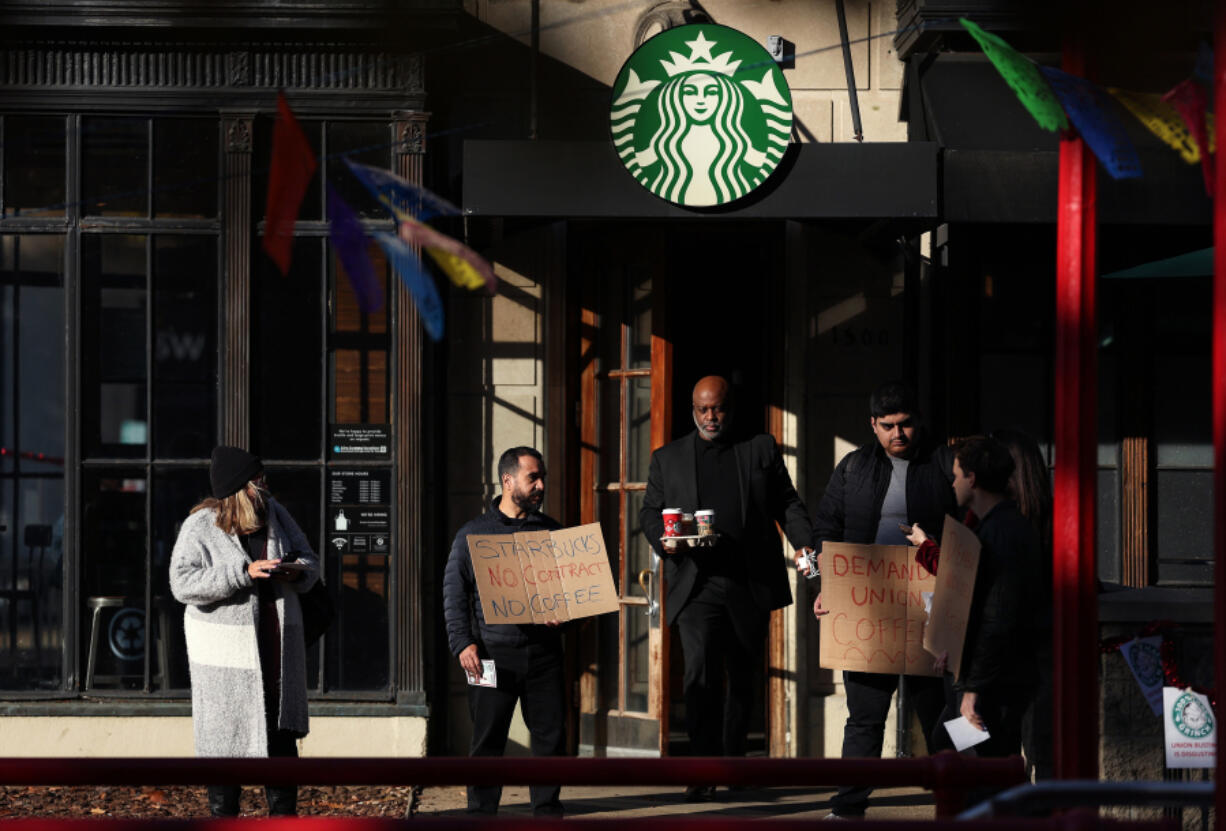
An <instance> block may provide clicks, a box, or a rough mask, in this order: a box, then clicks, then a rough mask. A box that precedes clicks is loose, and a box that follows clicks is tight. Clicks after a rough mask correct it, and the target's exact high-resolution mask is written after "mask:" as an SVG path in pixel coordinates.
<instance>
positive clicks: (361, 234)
mask: <svg viewBox="0 0 1226 831" xmlns="http://www.w3.org/2000/svg"><path fill="white" fill-rule="evenodd" d="M328 229H329V238H330V239H331V241H332V250H333V251H335V252H336V256H337V258H338V259H339V260H340V261H341V270H342V271H344V272H345V276H346V277H348V278H349V285H351V286H353V293H354V294H355V295H357V298H358V308H360V309H361V310H362V311H363V312H364V313H366V314H370V313H372V312H376V311H378V310H379V307H381V306H382V305H383V287H382V286H380V285H379V281H378V279H377V278H376V277H375V269H374V266H372V265H371V263H370V256H369V255H368V254H367V252H366V244H367V243H366V232H365V231H364V230H362V223H361V222H359V221H358V217H357V214H355V213H354V212H353V208H351V207H349V205H348V204H346V202H345V200H344V199H342V198H341V197H340V194H338V193H337V192H336V191H335V190H334V189H333V187H332V185H330V184H329V185H328Z"/></svg>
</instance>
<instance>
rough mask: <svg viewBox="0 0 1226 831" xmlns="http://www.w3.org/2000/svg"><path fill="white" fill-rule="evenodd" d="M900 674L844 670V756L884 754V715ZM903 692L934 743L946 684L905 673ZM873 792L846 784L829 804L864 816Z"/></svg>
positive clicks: (836, 810) (838, 811) (842, 811)
mask: <svg viewBox="0 0 1226 831" xmlns="http://www.w3.org/2000/svg"><path fill="white" fill-rule="evenodd" d="M898 678H899V676H897V675H882V674H880V673H876V672H844V673H843V688H844V690H845V692H846V693H847V724H846V725H845V726H844V727H843V758H844V759H850V758H864V757H867V758H872V759H878V758H880V757H881V747H882V744H883V743H884V741H885V719H886V716H887V715H889V712H890V700H891V699H892V698H893V697H894V691H895V690H896V689H897V688H898ZM902 679H903V695H904V697H905V698H906V699H907V701H908V702H909V706H910V707H912V708H913V709H914V712H915V714H916V715H918V716H919V720H920V725H921V726H922V727H923V729H924V737H925V739H926V741H927V744H928V752H929V753H933V752H935V751H934V749H933V747H932V738H931V736H932V731H933V728H934V726H935V725H936V724H938V721H937V719H938V717H939V716H940V714H941V710H942V709H943V708H944V706H945V685H944V683H943V682H942V680H941V679H940V678H928V677H925V676H922V675H904V676H902ZM872 792H873V789H872V788H871V787H868V786H866V785H844V786H843V787H841V788H839V792H838V793H837V794H835V796H834V799H832V800H831V801H830V805H831V808H832V810H833V811H834V813H836V814H838V815H839V816H863V814H864V812H865V811H866V810H867V809H868V796H869V794H871V793H872Z"/></svg>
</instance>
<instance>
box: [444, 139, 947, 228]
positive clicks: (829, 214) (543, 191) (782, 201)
mask: <svg viewBox="0 0 1226 831" xmlns="http://www.w3.org/2000/svg"><path fill="white" fill-rule="evenodd" d="M938 155H939V148H938V147H937V145H936V144H935V143H932V142H909V143H892V144H797V145H792V147H791V148H790V150H789V152H788V155H787V156H785V157H784V160H783V162H782V163H781V164H780V166H779V168H778V169H777V170H776V171H775V172H774V174H773V175H772V176H771V178H770V180H769V181H768V182H767V183H766V184H765V185H764V186H763V187H761V188H759V190H758V191H756V192H755V193H754V194H751V195H750V196H749V197H747V198H746V199H744V200H742V201H741V202H740V203H738V204H736V205H734V206H729V207H726V208H722V209H705V210H694V209H689V208H681V207H678V206H676V205H673V204H670V203H668V202H665V201H664V200H662V199H660V198H658V197H656V196H654V195H653V194H651V193H650V192H649V191H647V190H646V189H645V188H643V187H642V186H641V185H640V184H639V183H638V182H636V181H634V179H633V178H631V176H630V174H629V173H628V172H627V171H626V170H625V168H623V167H622V165H621V162H620V161H619V160H618V158H617V155H616V153H614V151H613V145H612V143H611V142H607V141H571V142H567V141H557V142H554V141H467V142H465V143H464V182H463V203H464V212H465V214H468V215H472V216H564V217H570V218H576V219H577V218H588V219H614V218H627V219H629V218H637V219H653V218H688V219H693V218H699V217H711V218H719V217H728V218H734V219H883V218H889V219H911V220H926V221H930V222H935V221H936V220H937V217H938V205H939V200H938V183H939V179H938V167H939V165H938Z"/></svg>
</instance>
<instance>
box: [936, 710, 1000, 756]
mask: <svg viewBox="0 0 1226 831" xmlns="http://www.w3.org/2000/svg"><path fill="white" fill-rule="evenodd" d="M945 730H946V731H947V732H948V733H949V737H950V738H951V739H953V742H954V749H955V750H958V751H963V750H966V749H967V748H968V747H974V746H975V745H977V744H979V743H980V742H986V741H987V740H988V739H990V738H992V736H991V734H989V733H988V731H987V730H980V729H979V728H978V727H976V726H975V725H973V724H971V723H970V722H969V721H967V720H966V716H958V717H957V718H956V719H953V720H952V721H947V722H945Z"/></svg>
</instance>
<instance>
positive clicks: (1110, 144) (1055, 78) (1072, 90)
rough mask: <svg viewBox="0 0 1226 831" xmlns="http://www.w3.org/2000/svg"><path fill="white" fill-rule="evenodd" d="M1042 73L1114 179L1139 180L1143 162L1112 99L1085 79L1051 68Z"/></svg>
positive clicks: (1043, 70) (1044, 67) (1043, 69)
mask: <svg viewBox="0 0 1226 831" xmlns="http://www.w3.org/2000/svg"><path fill="white" fill-rule="evenodd" d="M1039 71H1040V72H1042V73H1043V77H1044V78H1046V79H1047V82H1048V83H1049V84H1051V88H1052V91H1053V92H1055V93H1056V97H1057V98H1059V99H1060V104H1061V105H1062V106H1063V107H1064V111H1065V112H1066V113H1067V114H1068V117H1069V120H1070V121H1072V122H1073V126H1074V127H1076V128H1077V132H1078V133H1080V134H1081V137H1082V138H1083V139H1084V140H1085V143H1086V144H1087V145H1089V147H1090V150H1092V151H1093V152H1094V155H1095V156H1097V157H1098V160H1099V161H1100V162H1102V163H1103V167H1105V168H1106V169H1107V172H1108V173H1110V174H1111V178H1113V179H1136V178H1138V177H1139V176H1140V175H1141V159H1140V157H1138V156H1137V148H1135V147H1133V145H1132V141H1131V139H1129V138H1128V130H1127V128H1126V127H1125V126H1124V123H1123V122H1122V121H1120V119H1119V118H1118V117H1117V116H1116V114H1115V112H1114V109H1113V108H1114V106H1115V105H1114V104H1113V103H1112V101H1111V98H1110V97H1109V96H1108V95H1107V94H1106V93H1105V92H1103V91H1102V90H1101V89H1099V88H1098V87H1097V86H1096V85H1094V84H1092V83H1090V82H1089V81H1087V80H1085V79H1084V78H1078V77H1077V76H1076V75H1070V74H1068V73H1067V72H1063V71H1061V70H1059V69H1055V68H1053V67H1050V66H1040V67H1039Z"/></svg>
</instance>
